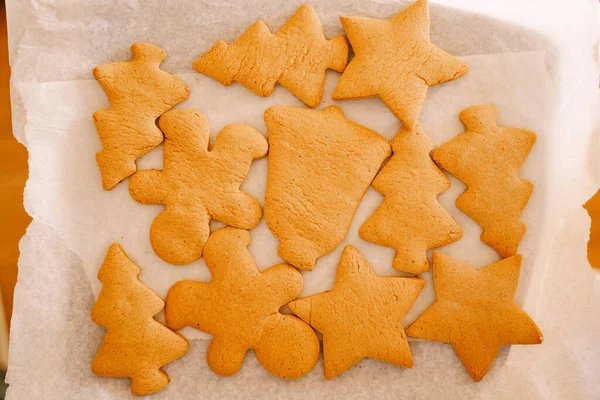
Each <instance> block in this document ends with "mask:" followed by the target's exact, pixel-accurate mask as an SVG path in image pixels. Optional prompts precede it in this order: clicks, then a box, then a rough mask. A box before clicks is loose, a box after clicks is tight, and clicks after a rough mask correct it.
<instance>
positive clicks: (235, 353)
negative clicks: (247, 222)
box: [165, 227, 320, 379]
mask: <svg viewBox="0 0 600 400" xmlns="http://www.w3.org/2000/svg"><path fill="white" fill-rule="evenodd" d="M249 244H250V232H248V231H244V230H241V229H235V228H231V227H226V228H222V229H218V230H216V231H215V232H213V233H212V235H211V236H210V237H209V239H208V241H207V242H206V247H205V249H204V260H205V261H206V265H208V268H209V269H210V272H211V274H212V281H211V282H210V283H203V282H196V281H181V282H177V283H176V284H175V285H173V287H172V288H171V289H170V290H169V293H168V295H167V308H166V312H165V316H166V319H167V325H168V326H169V327H171V328H173V329H181V328H183V327H184V326H192V327H194V328H196V329H199V330H201V331H203V332H207V333H209V334H211V335H213V339H212V340H211V342H210V346H209V347H208V353H207V356H206V357H207V361H208V365H209V366H210V368H211V369H212V370H213V371H214V372H215V373H216V374H219V375H224V376H229V375H233V374H235V373H236V372H237V371H238V370H239V369H240V367H241V366H242V363H243V361H244V358H245V355H246V351H247V350H249V349H254V351H255V352H256V357H257V359H258V361H259V362H260V364H261V365H262V366H263V368H264V369H265V370H267V371H268V372H269V373H270V374H272V375H275V376H277V377H280V378H284V379H296V378H299V377H301V376H303V375H305V374H307V373H308V372H309V371H310V370H311V369H313V367H314V366H315V364H316V363H317V360H318V358H319V348H320V345H319V339H318V338H317V335H316V334H315V332H314V331H313V330H312V329H311V328H310V326H308V325H307V324H306V323H304V322H303V321H301V320H300V319H298V318H296V317H295V316H292V315H284V314H281V313H280V312H279V309H280V308H281V307H282V306H283V305H285V304H287V303H288V302H289V301H290V300H293V299H295V298H296V297H297V296H298V294H300V291H301V290H302V275H301V274H300V273H299V272H298V271H297V270H296V269H295V268H293V267H291V266H289V265H285V264H280V265H275V266H273V267H271V268H268V269H266V270H264V271H263V272H260V271H259V270H258V268H257V266H256V264H255V262H254V260H253V259H252V256H251V255H250V253H249V252H248V250H247V249H246V247H247V246H248V245H249Z"/></svg>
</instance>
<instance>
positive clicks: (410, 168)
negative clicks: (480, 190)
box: [358, 125, 463, 274]
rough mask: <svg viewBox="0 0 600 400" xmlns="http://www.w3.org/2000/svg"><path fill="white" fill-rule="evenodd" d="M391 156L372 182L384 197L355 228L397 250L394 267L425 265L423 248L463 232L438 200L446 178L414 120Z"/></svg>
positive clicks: (451, 239)
mask: <svg viewBox="0 0 600 400" xmlns="http://www.w3.org/2000/svg"><path fill="white" fill-rule="evenodd" d="M391 145H392V151H393V153H394V155H393V156H392V158H391V159H390V161H388V163H387V164H386V165H385V167H383V169H382V170H381V172H380V173H379V174H378V175H377V177H376V178H375V180H374V181H373V188H374V189H375V190H377V191H378V192H380V193H382V194H383V195H384V196H385V200H384V201H383V203H382V204H381V205H380V206H379V207H378V208H377V209H376V210H375V212H374V213H373V214H372V215H371V216H370V217H369V219H368V220H367V221H366V222H365V223H364V224H363V225H362V226H361V227H360V230H359V231H358V233H359V235H360V237H361V239H364V240H367V241H369V242H373V243H376V244H380V245H382V246H386V247H392V248H394V249H396V256H395V257H394V261H393V264H392V265H393V267H394V268H395V269H397V270H400V271H406V272H411V273H413V274H420V273H422V272H425V271H427V270H429V260H428V259H427V254H426V252H427V250H428V249H431V248H434V247H440V246H444V245H446V244H448V243H452V242H455V241H457V240H458V239H460V238H461V237H462V234H463V233H462V229H461V228H460V226H459V225H458V224H457V223H456V221H454V220H453V219H452V217H450V215H448V213H447V212H446V210H444V208H443V207H442V206H441V204H440V203H438V201H437V195H438V194H440V193H442V192H444V191H446V190H447V189H448V188H449V187H450V181H449V180H448V178H447V177H446V175H444V173H443V172H442V171H440V169H439V168H438V167H437V166H436V165H435V163H434V162H433V161H432V160H431V158H430V157H429V152H430V151H431V150H433V143H432V142H431V140H430V139H429V138H428V137H427V135H426V134H425V132H423V130H422V129H421V127H419V125H417V126H416V127H415V128H413V129H412V130H410V129H406V128H402V129H401V130H400V131H399V132H398V134H397V135H396V137H395V138H394V139H393V140H392V142H391Z"/></svg>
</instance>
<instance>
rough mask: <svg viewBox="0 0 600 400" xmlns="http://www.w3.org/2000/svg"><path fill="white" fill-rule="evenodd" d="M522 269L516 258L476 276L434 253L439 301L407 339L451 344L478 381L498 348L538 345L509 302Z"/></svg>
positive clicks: (531, 325) (532, 327) (530, 325)
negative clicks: (412, 338) (514, 345)
mask: <svg viewBox="0 0 600 400" xmlns="http://www.w3.org/2000/svg"><path fill="white" fill-rule="evenodd" d="M520 270H521V256H520V255H515V256H512V257H509V258H506V259H504V260H502V261H499V262H497V263H494V264H491V265H488V266H487V267H485V268H483V269H482V270H479V271H477V270H475V269H473V268H471V267H470V266H469V265H467V264H464V263H462V262H459V261H456V260H454V259H452V258H450V257H448V256H445V255H443V254H441V253H439V252H434V253H433V284H434V288H435V293H436V295H437V301H436V302H435V303H434V304H433V305H432V306H431V307H429V308H428V309H427V310H426V311H425V312H424V313H423V314H422V315H421V316H420V317H419V318H418V319H417V320H416V321H415V322H414V323H413V324H412V325H411V326H410V327H409V328H408V329H407V333H408V336H411V337H415V338H419V339H425V340H431V341H434V342H442V343H450V344H452V347H454V351H455V352H456V355H457V356H458V358H460V360H461V361H462V363H463V365H464V366H465V368H466V369H467V371H468V372H469V374H470V375H471V376H472V377H473V379H475V380H476V381H480V380H481V378H483V376H484V375H485V373H486V372H487V371H488V369H489V368H490V365H491V364H492V362H493V361H494V359H495V358H496V354H497V353H498V351H499V350H500V347H502V345H505V344H539V343H542V340H543V338H544V337H543V335H542V332H541V331H540V329H539V328H538V327H537V325H536V324H535V322H533V320H532V319H531V318H530V317H529V316H528V315H527V314H526V313H525V312H524V311H523V310H522V309H521V307H519V306H518V305H517V304H516V303H515V302H514V301H513V297H514V295H515V292H516V290H517V284H518V282H519V273H520Z"/></svg>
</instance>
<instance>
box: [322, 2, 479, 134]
mask: <svg viewBox="0 0 600 400" xmlns="http://www.w3.org/2000/svg"><path fill="white" fill-rule="evenodd" d="M341 21H342V25H343V26H344V30H345V31H346V35H348V40H349V41H350V43H351V44H352V49H353V50H354V53H355V57H354V58H353V59H352V61H350V63H349V64H348V67H347V68H346V70H345V71H344V73H343V74H342V76H341V77H340V80H339V81H338V84H337V86H336V88H335V90H334V91H333V99H334V100H342V99H362V98H366V97H374V96H376V97H379V98H380V99H381V101H383V102H384V103H385V105H386V106H387V107H388V108H389V109H390V111H391V112H392V113H393V114H394V115H395V116H396V117H397V118H398V119H400V120H401V121H402V123H403V124H404V125H405V126H406V127H408V128H412V127H414V126H415V125H416V123H417V119H418V117H419V113H420V112H421V108H422V107H423V102H424V100H425V94H426V93H427V88H428V87H429V86H433V85H437V84H440V83H443V82H447V81H451V80H453V79H456V78H460V77H461V76H463V75H464V74H466V73H467V72H468V71H469V68H468V67H467V65H466V64H465V63H463V62H462V61H460V60H458V59H457V58H455V57H453V56H451V55H450V54H448V53H446V52H445V51H443V50H441V49H439V48H438V47H435V46H434V45H433V44H431V43H430V42H429V5H428V4H427V1H426V0H419V1H417V2H415V3H414V4H412V5H410V6H409V7H407V8H405V9H404V10H402V11H401V12H400V13H398V14H396V15H395V16H394V17H392V18H391V19H390V20H379V19H373V18H367V17H342V18H341Z"/></svg>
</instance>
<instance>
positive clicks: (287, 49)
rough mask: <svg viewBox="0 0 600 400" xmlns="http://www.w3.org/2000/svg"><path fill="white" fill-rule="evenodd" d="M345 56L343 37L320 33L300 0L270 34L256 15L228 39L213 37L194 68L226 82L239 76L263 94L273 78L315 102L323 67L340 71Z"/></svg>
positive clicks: (317, 23) (238, 79) (306, 101)
mask: <svg viewBox="0 0 600 400" xmlns="http://www.w3.org/2000/svg"><path fill="white" fill-rule="evenodd" d="M347 61H348V43H347V42H346V39H345V38H344V37H343V36H336V37H335V38H333V39H329V40H328V39H326V38H325V35H324V33H323V27H322V26H321V21H319V17H318V16H317V13H316V12H315V10H313V8H312V7H311V6H309V5H308V4H305V5H303V6H302V7H300V8H299V9H298V11H296V13H295V14H294V15H293V16H292V17H291V18H290V19H289V20H288V21H287V22H286V23H285V25H283V26H282V27H281V28H280V29H279V30H278V31H277V32H276V33H275V34H272V33H271V31H270V30H269V28H268V27H267V25H266V24H265V23H264V22H263V21H256V22H255V23H254V24H253V25H252V26H251V27H250V28H249V29H248V30H247V31H246V32H245V33H244V34H243V35H242V36H240V37H239V38H238V39H237V40H236V41H235V42H234V43H232V44H227V43H225V42H223V41H220V42H218V43H217V44H216V45H214V46H213V48H212V49H210V50H209V51H208V53H206V54H205V55H203V56H202V57H200V58H199V59H198V60H197V61H196V62H195V63H194V69H195V70H196V71H198V72H200V73H202V74H204V75H208V76H210V77H211V78H213V79H215V80H217V81H219V82H220V83H221V84H223V85H226V86H229V85H231V83H232V82H233V81H236V82H239V83H240V84H242V85H243V86H244V87H246V88H248V89H250V90H251V91H253V92H254V93H256V94H258V95H259V96H263V97H266V96H269V95H271V93H272V92H273V90H274V89H275V84H276V83H279V84H280V85H281V86H283V87H284V88H286V89H287V90H289V91H290V92H291V93H292V94H293V95H294V96H296V97H297V98H298V99H300V100H301V101H302V102H303V103H304V104H306V105H307V106H310V107H316V106H318V105H319V103H320V102H321V97H322V96H323V84H324V81H325V71H326V70H327V69H328V68H330V69H333V70H334V71H337V72H342V71H343V70H344V68H345V67H346V63H347Z"/></svg>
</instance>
